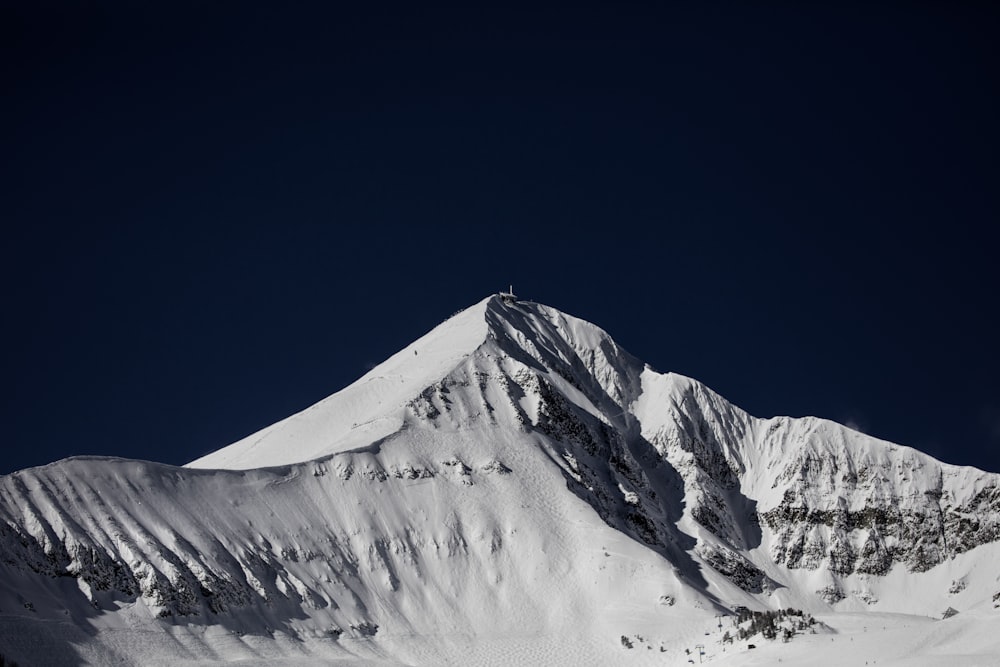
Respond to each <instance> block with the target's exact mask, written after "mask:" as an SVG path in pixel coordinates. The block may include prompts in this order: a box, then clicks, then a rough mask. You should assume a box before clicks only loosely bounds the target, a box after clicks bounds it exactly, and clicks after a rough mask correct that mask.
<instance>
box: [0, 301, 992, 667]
mask: <svg viewBox="0 0 1000 667" xmlns="http://www.w3.org/2000/svg"><path fill="white" fill-rule="evenodd" d="M998 487H1000V479H998V476H997V475H994V474H990V473H985V472H983V471H979V470H975V469H972V468H960V467H956V466H948V465H944V464H941V463H939V462H937V461H935V460H934V459H932V458H930V457H928V456H926V455H924V454H922V453H920V452H917V451H915V450H912V449H909V448H906V447H901V446H898V445H894V444H892V443H887V442H884V441H879V440H876V439H874V438H870V437H868V436H866V435H864V434H861V433H858V432H856V431H852V430H850V429H847V428H845V427H843V426H840V425H838V424H835V423H833V422H829V421H824V420H819V419H814V418H804V419H791V418H787V417H776V418H771V419H758V418H755V417H753V416H751V415H748V414H747V413H745V412H743V411H742V410H740V409H738V408H736V407H735V406H733V405H731V404H730V403H728V402H727V401H726V400H725V399H723V398H722V397H720V396H719V395H718V394H716V393H714V392H712V391H711V390H710V389H708V388H707V387H705V386H704V385H701V384H700V383H698V382H697V381H695V380H693V379H690V378H686V377H683V376H680V375H676V374H670V373H667V374H660V373H657V372H655V371H653V370H652V369H650V368H648V367H647V366H645V365H644V364H642V362H640V361H639V360H638V359H636V358H635V357H633V356H631V355H630V354H628V353H627V352H625V351H624V350H622V349H621V348H619V347H618V346H617V345H616V344H615V343H614V341H613V340H612V339H611V337H610V336H609V335H608V334H607V333H606V332H605V331H604V330H602V329H600V328H599V327H596V326H594V325H592V324H590V323H588V322H585V321H583V320H579V319H577V318H574V317H571V316H569V315H566V314H564V313H561V312H560V311H558V310H555V309H553V308H549V307H547V306H543V305H540V304H535V303H531V302H525V301H514V300H513V299H511V298H501V297H490V298H488V299H485V300H484V301H482V302H480V303H479V304H476V305H475V306H473V307H471V308H469V309H467V310H465V311H462V312H461V313H459V314H457V315H456V316H454V317H452V318H451V319H449V320H447V321H446V322H444V323H443V324H442V325H440V326H439V327H437V328H435V329H434V330H432V331H431V332H429V333H428V334H426V335H425V336H424V337H422V338H420V339H419V340H417V341H416V342H415V343H413V344H412V345H410V346H408V347H407V348H405V349H404V350H402V351H400V352H399V353H397V354H396V355H393V356H392V357H391V358H390V359H388V360H387V361H386V362H384V363H383V364H380V365H379V366H377V367H376V368H374V369H373V370H372V371H371V372H369V373H368V374H366V375H365V376H364V377H362V378H361V379H359V380H358V381H357V382H355V383H353V384H352V385H350V386H349V387H347V388H345V389H344V390H342V391H340V392H338V393H336V394H334V395H333V396H331V397H329V398H327V399H324V400H323V401H320V402H319V403H317V404H316V405H314V406H312V407H310V408H308V409H306V410H304V411H302V412H300V413H298V414H296V415H293V416H291V417H289V418H288V419H285V420H283V421H281V422H278V423H277V424H275V425H273V426H271V427H268V428H266V429H264V430H263V431H261V432H259V433H256V434H254V435H251V436H249V437H247V438H245V439H243V440H241V441H240V442H237V443H235V444H233V445H230V446H228V447H225V448H223V449H220V450H219V451H217V452H215V453H213V454H209V455H208V456H205V457H203V458H201V459H198V460H197V461H194V462H192V463H191V464H189V465H188V467H185V468H176V467H171V466H165V465H160V464H156V463H149V462H143V461H130V460H123V459H108V458H95V457H88V458H76V459H67V460H65V461H61V462H58V463H55V464H51V465H49V466H44V467H40V468H33V469H29V470H23V471H19V472H16V473H14V474H11V475H7V476H4V477H2V478H0V572H2V574H0V654H3V655H5V656H7V657H8V658H13V659H16V660H20V661H21V662H23V663H25V664H33V663H34V662H37V661H39V660H42V659H44V660H48V662H49V663H51V664H79V663H81V662H84V663H92V664H120V663H121V662H125V663H127V664H143V665H148V664H178V663H183V662H188V663H192V664H194V663H200V662H212V661H237V660H243V661H250V662H253V663H267V664H273V663H275V662H280V661H283V660H286V661H288V662H289V663H290V664H329V663H330V662H335V663H338V662H343V663H344V664H382V663H386V664H421V665H423V664H427V665H431V664H434V665H438V664H463V665H464V664H496V665H507V664H573V665H580V664H595V665H596V664H602V665H603V664H663V663H664V661H667V662H668V664H674V663H681V664H685V663H687V661H689V660H691V659H692V658H694V659H698V657H699V656H698V655H697V649H696V647H697V646H698V645H699V644H701V645H703V646H704V647H705V649H704V650H705V655H703V656H701V657H702V658H703V659H711V660H718V661H722V662H723V663H725V664H771V663H772V662H774V661H775V660H776V659H777V658H779V657H784V658H785V659H787V660H788V661H789V662H791V663H792V664H844V663H843V662H841V659H847V658H849V659H850V660H860V659H862V656H871V657H872V658H873V659H879V663H880V664H885V663H883V662H882V660H886V661H890V660H895V661H897V662H899V664H904V663H909V662H913V661H917V660H919V661H922V662H917V663H916V664H945V663H946V661H947V660H953V659H957V658H956V656H959V657H960V658H961V661H962V664H975V663H976V662H977V661H979V662H980V663H981V664H995V662H991V661H993V660H994V657H993V656H996V655H997V654H998V652H1000V640H998V639H996V638H995V637H994V636H993V633H990V632H988V628H990V627H992V626H991V623H993V624H995V623H996V621H997V620H1000V616H998V612H997V610H996V609H995V604H996V601H997V600H1000V571H998V566H997V563H998V562H1000V491H998ZM994 596H996V597H994ZM741 605H742V606H746V607H749V608H751V609H757V610H764V609H779V608H786V607H795V608H798V609H803V610H805V611H806V612H809V613H813V614H815V615H816V616H817V618H818V619H819V620H820V621H821V622H822V623H823V624H825V625H821V626H820V627H821V628H823V630H822V632H820V633H818V634H816V635H813V634H804V635H799V636H797V637H796V638H794V639H793V641H792V642H790V643H788V644H783V643H781V642H780V641H778V642H773V643H772V642H770V641H768V640H764V639H761V638H760V637H759V636H758V637H757V638H755V639H751V640H749V641H743V642H740V643H738V644H737V643H733V644H729V643H722V641H721V640H722V633H723V632H724V631H725V629H726V624H730V626H731V623H732V619H731V618H730V616H729V615H731V614H732V612H733V610H734V609H735V608H736V607H738V606H741ZM949 607H951V608H953V609H954V610H957V611H958V612H959V614H958V615H957V616H953V617H952V618H949V619H947V620H944V621H938V620H930V619H931V617H934V618H938V619H939V618H940V617H941V615H942V613H943V612H944V611H945V610H946V609H948V608H949ZM903 614H905V616H904V615H903ZM719 624H722V626H723V627H722V628H720V627H719ZM859 627H860V628H861V630H860V631H859V629H858V628H859ZM880 627H884V628H885V630H880V629H879V628H880ZM865 628H867V630H865ZM868 633H871V634H868ZM880 634H884V636H885V637H886V638H887V640H886V641H887V642H888V643H884V642H883V643H879V642H877V641H871V640H870V638H871V637H875V636H878V635H880ZM903 642H910V645H906V644H904V643H903ZM913 642H917V643H916V644H913ZM749 643H755V644H756V645H757V646H758V648H756V649H749V648H748V644H749ZM828 645H829V646H828ZM629 646H631V648H629ZM830 646H835V647H836V649H837V650H836V652H831V651H830ZM913 646H916V648H913ZM856 649H857V650H856ZM685 650H687V651H691V652H692V653H687V652H685ZM864 659H867V657H865V658H864ZM858 664H860V663H858Z"/></svg>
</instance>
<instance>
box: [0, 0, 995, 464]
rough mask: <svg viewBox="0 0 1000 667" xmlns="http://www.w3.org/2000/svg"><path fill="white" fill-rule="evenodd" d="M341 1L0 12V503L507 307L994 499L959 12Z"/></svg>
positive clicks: (969, 20) (325, 386) (967, 33)
mask: <svg viewBox="0 0 1000 667" xmlns="http://www.w3.org/2000/svg"><path fill="white" fill-rule="evenodd" d="M136 4H144V5H148V6H146V7H145V8H136V7H135V6H130V5H136ZM362 4H364V5H365V6H368V7H369V10H368V11H364V12H362V11H360V10H358V11H346V10H342V8H341V7H340V5H341V3H316V4H311V3H299V2H292V3H285V2H281V3H279V2H275V3H270V4H265V3H256V2H239V3H235V2H234V3H226V2H210V3H186V2H169V3H167V2H154V3H122V4H114V3H105V2H74V3H58V2H33V1H32V2H28V1H25V2H2V3H0V7H2V9H0V25H2V26H3V28H2V30H3V32H4V34H3V36H2V39H0V56H2V57H0V68H2V70H0V76H2V89H3V91H4V92H3V100H2V104H0V122H2V125H0V127H2V146H0V154H2V155H3V158H2V160H0V168H2V170H3V171H2V174H0V176H2V180H0V183H2V185H0V188H2V197H0V217H2V219H3V220H4V222H5V225H4V229H5V232H4V241H3V243H2V244H0V248H2V250H0V252H2V272H3V273H2V277H3V280H4V284H5V288H4V290H3V294H4V300H3V306H4V307H3V310H4V317H3V321H4V327H3V332H4V333H3V338H4V341H3V342H4V349H5V354H4V362H3V379H4V382H3V388H4V396H3V402H2V406H3V407H2V415H0V417H2V420H3V425H4V436H3V437H4V447H3V452H4V454H3V458H2V465H0V472H9V471H12V470H15V469H19V468H22V467H26V466H31V465H38V464H44V463H47V462H51V461H54V460H57V459H59V458H62V457H66V456H71V455H74V454H107V455H117V456H126V457H134V458H143V459H152V460H157V461H165V462H169V463H176V464H181V463H184V462H186V461H189V460H191V459H194V458H196V457H198V456H201V455H203V454H205V453H207V452H209V451H211V450H214V449H216V448H218V447H221V446H223V445H226V444H228V443H230V442H232V441H234V440H237V439H239V438H241V437H243V436H244V435H247V434H248V433H250V432H252V431H254V430H256V429H258V428H261V427H263V426H265V425H267V424H269V423H272V422H274V421H276V420H278V419H280V418H282V417H285V416H287V415H288V414H290V413H292V412H294V411H297V410H299V409H302V408H304V407H306V406H308V405H309V404H311V403H313V402H315V401H317V400H319V399H321V398H323V397H324V396H326V395H328V394H330V393H333V392H334V391H336V390H338V389H340V388H341V387H343V386H345V385H346V384H348V383H349V382H351V381H352V380H354V379H356V378H357V377H358V376H360V375H361V374H362V373H364V372H365V371H366V369H367V368H368V367H369V366H370V365H371V364H373V363H377V362H379V361H382V360H383V359H385V358H386V357H388V356H389V355H390V354H392V353H393V352H395V351H396V350H397V349H399V348H400V347H402V346H404V345H405V344H407V343H408V342H410V341H411V340H413V339H415V338H417V337H418V336H420V335H422V334H423V333H424V332H425V331H427V330H428V329H430V328H431V327H432V326H434V325H435V324H437V323H438V322H440V321H441V320H443V319H444V318H446V317H448V316H449V315H450V314H451V313H453V312H454V311H456V310H458V309H460V308H463V307H465V306H468V305H470V304H472V303H474V302H476V301H478V300H479V299H481V298H483V297H484V296H486V295H487V294H489V293H491V292H495V291H498V290H499V289H501V288H504V287H506V286H507V284H508V283H511V282H512V283H513V284H514V287H515V290H516V291H517V292H519V293H520V294H522V295H523V296H525V297H527V298H531V299H533V300H536V301H540V302H543V303H546V304H549V305H552V306H555V307H557V308H560V309H562V310H564V311H566V312H568V313H571V314H574V315H577V316H579V317H582V318H584V319H587V320H590V321H592V322H594V323H596V324H598V325H600V326H602V327H603V328H605V329H607V330H608V331H609V332H610V333H611V334H612V336H614V337H615V338H616V340H617V341H618V342H619V343H620V344H622V345H623V346H624V347H625V348H627V349H628V350H629V351H630V352H632V353H633V354H635V355H636V356H638V357H639V358H641V359H643V360H645V361H647V362H648V363H650V364H652V365H653V366H654V367H656V368H657V369H659V370H662V371H666V370H673V371H677V372H680V373H684V374H686V375H690V376H693V377H695V378H698V379H700V380H702V381H703V382H705V383H707V384H708V385H709V386H711V387H713V388H714V389H715V390H717V391H719V392H720V393H721V394H723V395H724V396H726V397H727V398H729V399H730V400H731V401H733V402H735V403H736V404H737V405H740V406H742V407H744V408H745V409H747V410H749V411H750V412H751V413H753V414H756V415H758V416H764V417H766V416H771V415H775V414H789V415H794V416H801V415H809V414H812V415H818V416H822V417H828V418H832V419H835V420H838V421H841V422H851V423H854V424H856V425H859V426H860V427H862V428H863V429H864V430H866V431H867V432H869V433H871V434H873V435H876V436H879V437H883V438H886V439H890V440H894V441H896V442H900V443H902V444H908V445H912V446H915V447H918V448H920V449H923V450H925V451H927V452H929V453H931V454H933V455H934V456H937V457H939V458H941V459H943V460H945V461H948V462H952V463H960V464H971V465H977V466H979V467H982V468H987V469H991V470H995V471H1000V453H998V452H1000V389H998V384H997V378H998V377H1000V362H998V358H997V353H996V349H997V348H996V341H997V338H998V337H997V334H996V324H995V320H996V316H995V315H996V310H997V301H998V300H997V289H998V287H1000V281H998V270H997V259H996V255H997V245H996V242H997V232H996V226H997V223H998V220H1000V216H998V213H1000V192H998V183H1000V163H998V156H1000V123H998V121H997V119H998V118H1000V103H998V102H1000V94H998V87H1000V86H998V81H1000V78H998V77H997V71H998V64H1000V57H998V55H1000V54H998V43H1000V40H997V38H996V36H997V34H1000V20H998V12H997V10H996V9H992V8H990V7H989V4H988V3H981V4H967V3H900V4H881V3H876V6H866V7H864V8H862V7H861V6H860V5H852V4H850V3H848V4H846V5H845V4H838V5H827V6H823V7H814V8H811V9H805V8H801V7H797V6H796V5H797V4H798V3H764V6H763V7H758V8H756V9H749V8H746V7H741V6H740V5H727V4H715V3H692V4H691V5H690V6H688V5H678V6H676V7H674V8H660V9H658V10H655V11H652V10H648V9H641V8H635V7H623V6H620V3H614V5H612V4H611V3H609V4H608V5H603V6H602V5H596V4H590V5H586V6H583V5H578V6H576V7H572V8H571V7H562V8H556V7H550V8H539V7H538V6H536V7H533V8H531V9H525V10H521V9H513V8H510V7H509V6H508V7H502V8H497V9H492V10H487V9H482V8H478V9H475V10H473V9H469V8H465V9H443V8H430V9H429V8H413V7H410V8H409V9H400V8H398V7H393V6H390V5H387V4H377V3H362ZM810 4H811V3H810ZM695 7H697V8H695Z"/></svg>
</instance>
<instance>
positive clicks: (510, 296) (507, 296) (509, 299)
mask: <svg viewBox="0 0 1000 667" xmlns="http://www.w3.org/2000/svg"><path fill="white" fill-rule="evenodd" d="M500 298H501V299H503V301H504V303H514V302H515V301H517V296H516V295H515V294H514V286H513V285H511V286H510V291H508V292H500Z"/></svg>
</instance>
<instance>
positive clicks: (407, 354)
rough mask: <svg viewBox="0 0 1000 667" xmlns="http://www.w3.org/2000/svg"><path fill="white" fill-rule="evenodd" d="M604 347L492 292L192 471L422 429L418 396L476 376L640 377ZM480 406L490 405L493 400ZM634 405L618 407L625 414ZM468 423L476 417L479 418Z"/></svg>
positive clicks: (269, 460)
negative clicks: (357, 375)
mask: <svg viewBox="0 0 1000 667" xmlns="http://www.w3.org/2000/svg"><path fill="white" fill-rule="evenodd" d="M605 350H613V351H615V352H614V353H613V355H618V354H619V352H618V351H617V350H618V348H617V346H616V345H615V344H614V342H613V341H612V340H611V338H610V337H609V336H608V335H607V334H606V333H605V332H604V331H603V330H601V329H599V328H598V327H596V326H594V325H593V324H590V323H588V322H585V321H583V320H580V319H577V318H575V317H571V316H569V315H566V314H564V313H561V312H559V311H558V310H555V309H553V308H549V307H547V306H543V305H541V304H537V303H532V302H528V301H517V300H516V299H515V298H514V297H513V295H512V294H499V295H493V296H490V297H488V298H486V299H484V300H482V301H480V302H479V303H477V304H476V305H474V306H472V307H470V308H467V309H465V310H463V311H460V312H459V313H457V314H455V315H454V316H452V317H451V318H449V319H448V320H446V321H445V322H443V323H442V324H440V325H438V326H437V327H435V328H434V329H433V330H431V331H430V332H428V333H427V334H425V335H424V336H422V337H421V338H419V339H418V340H416V341H415V342H413V343H412V344H410V345H408V346H407V347H405V348H404V349H402V350H400V351H399V352H397V353H396V354H394V355H393V356H392V357H390V358H389V359H388V360H386V361H385V362H383V363H381V364H379V365H378V366H376V367H375V368H373V369H372V370H371V371H369V372H368V373H366V374H365V375H364V376H363V377H361V378H360V379H359V380H357V381H356V382H354V383H353V384H351V385H350V386H348V387H347V388H345V389H343V390H341V391H339V392H337V393H335V394H333V395H332V396H330V397H328V398H326V399H323V400H322V401H320V402H319V403H317V404H315V405H313V406H311V407H309V408H307V409H306V410H303V411H302V412H299V413H297V414H295V415H292V416H291V417H288V418H287V419H284V420H282V421H280V422H278V423H276V424H273V425H272V426H269V427H267V428H265V429H263V430H261V431H259V432H257V433H254V434H252V435H250V436H248V437H246V438H244V439H243V440H240V441H239V442H237V443H234V444H232V445H230V446H228V447H225V448H223V449H221V450H219V451H216V452H213V453H211V454H208V455H207V456H204V457H202V458H200V459H198V460H196V461H192V462H191V463H189V464H188V466H189V467H193V468H232V469H249V468H260V467H265V466H274V465H284V464H289V463H299V462H302V461H310V460H313V459H317V458H320V457H323V456H328V455H331V454H335V453H337V452H341V451H347V450H350V449H353V448H356V447H359V446H365V445H368V444H370V443H372V442H374V441H376V440H378V439H381V438H385V437H387V436H389V435H391V434H394V433H397V432H399V431H400V430H401V429H404V428H407V427H409V426H413V425H415V424H418V423H420V422H422V421H423V420H424V419H425V417H426V416H427V415H426V414H423V413H420V412H419V410H420V407H419V403H420V398H419V397H423V398H424V399H425V400H429V399H430V398H431V397H430V395H425V394H427V390H429V389H431V388H432V387H434V386H437V385H442V384H454V382H461V383H463V386H467V385H468V383H469V381H470V378H472V377H473V376H477V377H481V378H486V377H489V378H493V379H497V380H499V378H501V377H505V378H508V379H509V378H510V377H511V376H517V375H522V374H524V373H529V372H532V369H534V371H535V372H542V373H548V372H549V371H550V370H551V371H554V372H555V373H557V374H558V375H561V376H566V377H567V378H574V377H575V378H577V379H578V380H584V379H586V380H587V382H588V383H589V382H590V381H592V380H593V379H594V376H593V374H594V373H595V372H598V373H600V374H601V375H602V377H603V378H604V379H605V380H610V381H619V380H620V379H621V378H619V377H618V376H621V375H625V376H630V377H633V379H634V377H635V376H636V375H637V374H638V372H639V371H640V370H641V365H639V364H638V362H636V361H635V360H633V359H632V358H631V357H628V356H627V355H624V354H623V353H622V358H621V359H617V358H616V359H615V362H616V363H615V365H613V366H608V365H607V362H608V361H609V360H608V359H607V358H605ZM584 358H586V359H589V363H590V364H591V365H593V364H594V363H595V359H597V360H598V361H597V362H596V363H599V364H603V365H602V366H601V367H600V368H596V367H592V368H588V367H586V366H585V365H583V364H582V363H581V362H583V360H584ZM462 378H464V380H462ZM483 391H485V389H483ZM493 398H497V397H495V396H494V397H493ZM508 398H509V397H508ZM620 398H621V397H620ZM481 400H483V401H487V403H485V404H488V399H487V398H486V397H481ZM501 402H502V403H503V404H505V405H506V404H507V403H508V401H507V400H506V399H505V400H503V401H501ZM511 407H513V406H511ZM626 407H627V406H624V405H619V406H618V407H617V412H622V411H623V410H625V409H626ZM591 408H593V406H591ZM466 417H467V418H468V419H470V420H474V419H473V415H466ZM505 419H506V420H507V424H508V425H513V424H515V423H518V424H519V423H522V421H521V420H522V419H523V410H515V412H510V411H507V412H505V414H504V415H503V416H498V415H492V418H491V419H490V424H491V426H494V427H495V426H498V425H502V424H503V423H504V422H505ZM511 420H512V421H511ZM467 425H468V424H467ZM456 426H457V425H456Z"/></svg>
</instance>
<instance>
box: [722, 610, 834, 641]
mask: <svg viewBox="0 0 1000 667" xmlns="http://www.w3.org/2000/svg"><path fill="white" fill-rule="evenodd" d="M737 611H738V615H737V617H736V618H737V622H738V623H739V624H741V625H742V624H743V623H746V622H747V621H749V623H750V625H749V626H747V627H745V628H744V627H741V628H740V629H739V631H738V632H737V637H738V638H739V639H747V638H748V637H753V636H754V635H756V634H760V635H762V636H763V637H764V638H765V639H776V638H777V636H778V633H779V632H781V633H782V641H786V642H787V641H789V640H790V639H791V638H792V637H793V636H795V633H796V631H801V630H805V629H806V628H808V627H809V626H811V625H813V624H814V623H815V622H816V621H815V619H813V617H812V616H809V615H807V614H804V613H802V611H801V610H799V609H779V610H777V611H770V610H768V611H750V610H749V609H747V608H745V607H740V608H739V609H738V610H737ZM786 620H787V621H789V622H790V623H791V626H790V627H788V626H786V627H779V626H778V624H779V623H781V622H782V621H786ZM723 641H726V638H725V636H723Z"/></svg>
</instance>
